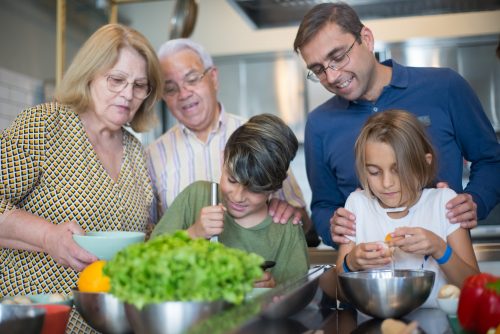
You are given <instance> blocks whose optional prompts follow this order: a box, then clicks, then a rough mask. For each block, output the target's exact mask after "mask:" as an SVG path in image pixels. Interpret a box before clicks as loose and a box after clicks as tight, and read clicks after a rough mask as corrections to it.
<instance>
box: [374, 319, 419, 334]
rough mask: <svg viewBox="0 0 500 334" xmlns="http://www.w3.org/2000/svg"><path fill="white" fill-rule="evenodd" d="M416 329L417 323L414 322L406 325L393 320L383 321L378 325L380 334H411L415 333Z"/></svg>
mask: <svg viewBox="0 0 500 334" xmlns="http://www.w3.org/2000/svg"><path fill="white" fill-rule="evenodd" d="M417 328H418V323H417V322H416V321H412V322H410V323H409V324H406V323H404V322H402V321H400V320H395V319H385V320H384V321H383V322H382V324H381V325H380V330H381V332H382V334H412V333H415V332H416V330H417Z"/></svg>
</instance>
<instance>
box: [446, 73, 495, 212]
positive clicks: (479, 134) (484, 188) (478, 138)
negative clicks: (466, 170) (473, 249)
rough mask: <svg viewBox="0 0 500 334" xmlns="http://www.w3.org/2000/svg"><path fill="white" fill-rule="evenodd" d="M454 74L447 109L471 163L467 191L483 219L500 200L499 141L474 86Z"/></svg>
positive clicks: (464, 152) (461, 145)
mask: <svg viewBox="0 0 500 334" xmlns="http://www.w3.org/2000/svg"><path fill="white" fill-rule="evenodd" d="M451 73H452V76H451V78H450V96H449V106H448V108H449V110H450V113H451V117H452V119H453V122H454V124H455V135H456V140H457V144H458V145H459V147H460V150H461V151H462V155H463V156H464V158H465V159H466V160H467V161H470V162H471V168H470V176H469V183H468V184H467V187H466V188H465V190H464V191H465V192H466V193H469V194H471V195H472V197H473V198H474V202H475V203H476V204H477V213H478V218H479V219H484V218H486V217H487V215H488V213H489V212H490V211H491V210H492V209H493V208H494V207H495V205H497V204H498V203H499V202H500V144H499V143H498V141H497V138H496V135H495V131H494V130H493V127H492V126H491V122H490V121H489V120H488V117H487V116H486V114H485V113H484V110H483V108H482V106H481V102H480V101H479V99H478V97H477V96H476V94H475V93H474V91H473V90H472V88H471V87H470V86H469V84H468V83H467V81H465V79H464V78H462V77H461V76H460V75H458V74H456V73H455V72H451Z"/></svg>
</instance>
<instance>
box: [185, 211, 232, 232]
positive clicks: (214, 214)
mask: <svg viewBox="0 0 500 334" xmlns="http://www.w3.org/2000/svg"><path fill="white" fill-rule="evenodd" d="M225 211H226V208H225V207H224V206H223V205H222V204H218V205H214V206H206V207H204V208H202V209H201V211H200V215H199V216H198V220H196V222H195V223H194V224H193V225H192V226H191V227H189V228H188V233H189V235H190V236H191V238H205V239H210V238H211V237H213V236H214V235H219V234H221V233H222V231H223V230H224V212H225Z"/></svg>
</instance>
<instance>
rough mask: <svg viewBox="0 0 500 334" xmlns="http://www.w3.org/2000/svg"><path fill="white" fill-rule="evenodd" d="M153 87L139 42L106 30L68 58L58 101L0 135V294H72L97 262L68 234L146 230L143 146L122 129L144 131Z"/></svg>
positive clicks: (151, 66) (150, 52)
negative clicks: (81, 274) (86, 270)
mask: <svg viewBox="0 0 500 334" xmlns="http://www.w3.org/2000/svg"><path fill="white" fill-rule="evenodd" d="M161 86H162V83H161V79H160V68H159V64H158V60H157V58H156V54H155V51H154V49H153V48H152V47H151V45H150V43H149V42H148V41H147V40H146V39H145V38H144V36H142V35H141V34H140V33H139V32H137V31H135V30H133V29H130V28H127V27H124V26H122V25H117V24H111V25H106V26H103V27H102V28H100V29H99V30H98V31H96V32H95V33H94V34H93V35H92V36H91V37H90V38H89V39H88V40H87V42H86V43H85V44H84V45H83V47H82V48H81V49H80V51H79V52H78V54H77V55H76V57H75V59H74V61H73V63H72V64H71V66H70V67H69V68H68V70H67V72H66V74H65V76H64V78H63V80H62V82H61V85H60V86H59V87H58V88H57V91H56V100H57V102H52V103H46V104H41V105H38V106H35V107H32V108H30V109H27V110H25V111H23V112H22V113H21V114H20V115H19V116H18V117H17V119H16V120H15V121H14V123H13V124H12V125H11V126H10V127H9V128H7V129H6V130H5V131H4V132H3V133H1V135H0V153H1V160H0V162H1V168H0V201H1V202H0V246H1V247H2V248H1V249H0V297H2V296H6V295H18V294H36V293H50V292H60V293H61V292H63V293H68V292H70V291H71V288H72V287H74V286H75V283H76V280H77V278H78V272H79V271H81V270H82V269H83V268H84V267H85V266H87V265H88V264H89V263H91V262H93V261H95V260H96V258H95V256H93V255H92V254H90V253H88V252H87V251H85V250H84V249H82V248H80V247H79V246H78V245H77V244H76V243H75V242H74V241H73V238H72V235H73V234H83V233H84V231H90V230H118V229H119V230H127V231H145V230H146V224H147V221H148V215H149V209H150V206H151V203H152V199H153V193H152V188H151V185H150V179H149V177H148V173H147V170H146V163H145V158H144V152H143V149H142V146H141V143H140V142H139V141H138V140H137V139H136V138H135V137H134V136H133V135H131V134H130V133H129V132H128V131H127V130H126V129H125V128H124V127H123V126H124V125H130V127H131V128H132V129H134V130H135V131H143V130H145V129H146V128H147V126H148V123H149V122H150V121H151V120H152V117H153V116H154V114H153V113H152V107H153V106H154V104H155V101H156V100H157V99H158V98H159V97H160V95H161V91H162V87H161ZM72 321H73V320H72ZM76 327H78V325H76V324H75V323H74V322H73V323H70V325H69V328H70V329H71V328H73V329H76Z"/></svg>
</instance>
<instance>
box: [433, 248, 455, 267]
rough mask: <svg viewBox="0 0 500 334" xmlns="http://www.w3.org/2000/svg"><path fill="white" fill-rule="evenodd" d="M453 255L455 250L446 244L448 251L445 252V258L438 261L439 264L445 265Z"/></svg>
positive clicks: (442, 257)
mask: <svg viewBox="0 0 500 334" xmlns="http://www.w3.org/2000/svg"><path fill="white" fill-rule="evenodd" d="M451 253H453V249H451V247H450V245H448V244H446V250H445V251H444V254H443V256H441V257H440V258H439V259H436V262H437V263H438V264H445V263H446V262H448V260H449V259H450V257H451Z"/></svg>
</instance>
